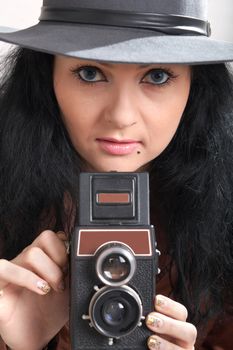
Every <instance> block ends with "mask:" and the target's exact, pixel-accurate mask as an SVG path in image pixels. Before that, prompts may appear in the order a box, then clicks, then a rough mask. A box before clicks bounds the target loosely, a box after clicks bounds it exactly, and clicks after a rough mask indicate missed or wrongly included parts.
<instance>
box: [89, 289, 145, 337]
mask: <svg viewBox="0 0 233 350" xmlns="http://www.w3.org/2000/svg"><path fill="white" fill-rule="evenodd" d="M111 301H113V304H115V305H116V304H117V303H118V305H119V304H122V305H123V306H124V310H123V312H120V314H119V313H118V311H119V310H113V313H112V312H111V310H110V309H108V307H109V305H111ZM106 310H109V311H107V313H106V312H105V311H106ZM115 311H117V312H115ZM89 316H90V319H91V322H92V325H93V326H94V328H95V329H96V330H97V331H98V333H100V334H102V335H104V336H106V337H112V338H121V337H123V336H125V335H128V334H129V333H131V332H132V331H133V330H134V329H135V328H136V327H137V326H138V324H139V323H140V320H141V318H142V302H141V298H140V296H139V295H138V293H137V292H136V291H135V290H134V289H132V288H131V287H129V286H120V287H110V286H105V287H103V288H101V289H100V290H99V291H97V292H96V293H95V294H94V295H93V297H92V299H91V302H90V304H89Z"/></svg>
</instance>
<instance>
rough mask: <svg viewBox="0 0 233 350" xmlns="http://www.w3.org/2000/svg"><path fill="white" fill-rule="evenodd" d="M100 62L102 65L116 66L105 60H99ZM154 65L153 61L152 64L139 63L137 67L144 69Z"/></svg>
mask: <svg viewBox="0 0 233 350" xmlns="http://www.w3.org/2000/svg"><path fill="white" fill-rule="evenodd" d="M98 63H99V64H100V65H101V66H105V67H109V68H113V67H114V66H115V64H111V63H104V62H101V61H99V62H98ZM152 65H153V63H151V64H139V65H138V66H137V68H138V69H142V68H147V67H150V66H152Z"/></svg>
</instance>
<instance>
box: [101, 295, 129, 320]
mask: <svg viewBox="0 0 233 350" xmlns="http://www.w3.org/2000/svg"><path fill="white" fill-rule="evenodd" d="M125 312H126V308H125V306H124V304H123V303H122V302H120V301H118V300H110V301H107V302H106V304H105V305H103V309H102V317H103V320H104V321H105V322H106V323H107V324H109V325H110V326H118V325H119V324H121V322H122V321H123V320H124V318H125Z"/></svg>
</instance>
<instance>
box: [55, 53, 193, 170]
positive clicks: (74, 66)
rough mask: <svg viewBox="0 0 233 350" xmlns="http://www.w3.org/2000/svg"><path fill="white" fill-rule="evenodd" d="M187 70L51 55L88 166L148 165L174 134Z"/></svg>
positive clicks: (66, 117) (58, 91) (66, 114)
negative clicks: (53, 57)
mask: <svg viewBox="0 0 233 350" xmlns="http://www.w3.org/2000/svg"><path fill="white" fill-rule="evenodd" d="M190 81H191V69H190V67H189V66H185V65H172V64H169V65H167V64H163V65H158V64H150V65H136V64H132V65H131V64H111V65H110V64H106V63H104V62H95V61H87V60H80V59H76V58H68V57H62V56H56V57H55V64H54V90H55V95H56V98H57V101H58V104H59V107H60V110H61V115H62V118H63V121H64V124H65V126H66V129H67V131H68V133H69V135H70V138H71V141H72V143H73V145H74V147H75V149H76V151H77V152H78V153H79V155H80V156H81V157H82V158H83V159H84V161H85V164H86V170H89V171H97V172H101V171H103V172H105V171H137V170H138V171H140V170H146V168H147V166H148V164H149V163H150V161H151V160H152V159H154V158H155V157H157V156H158V155H159V154H160V153H161V152H162V151H163V150H164V149H165V148H166V147H167V145H168V144H169V142H170V141H171V139H172V137H173V136H174V134H175V132H176V130H177V127H178V125H179V122H180V119H181V117H182V114H183V111H184V108H185V105H186V103H187V99H188V96H189V90H190Z"/></svg>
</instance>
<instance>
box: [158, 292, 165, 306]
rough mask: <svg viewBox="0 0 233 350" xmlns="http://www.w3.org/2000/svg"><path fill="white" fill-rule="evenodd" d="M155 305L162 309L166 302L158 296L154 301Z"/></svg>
mask: <svg viewBox="0 0 233 350" xmlns="http://www.w3.org/2000/svg"><path fill="white" fill-rule="evenodd" d="M155 304H156V305H157V306H159V307H164V306H166V300H165V299H164V298H163V297H161V296H160V295H158V296H157V297H156V299H155Z"/></svg>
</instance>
